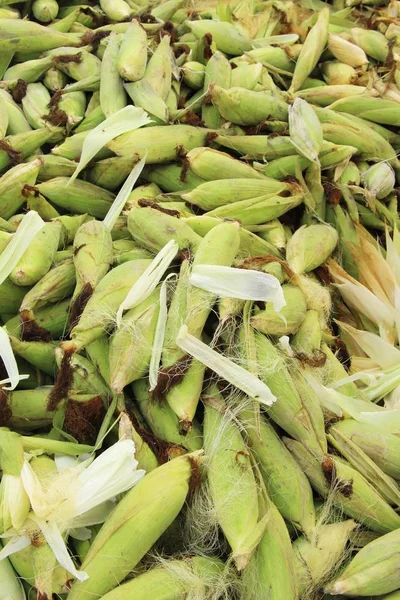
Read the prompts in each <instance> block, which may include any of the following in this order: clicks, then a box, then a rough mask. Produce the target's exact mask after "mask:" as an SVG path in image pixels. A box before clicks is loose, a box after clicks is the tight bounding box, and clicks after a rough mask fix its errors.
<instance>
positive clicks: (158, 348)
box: [149, 273, 176, 392]
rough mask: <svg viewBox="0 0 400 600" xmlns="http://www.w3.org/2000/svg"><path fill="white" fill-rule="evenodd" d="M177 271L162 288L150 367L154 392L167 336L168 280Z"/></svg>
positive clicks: (163, 283) (151, 386)
mask: <svg viewBox="0 0 400 600" xmlns="http://www.w3.org/2000/svg"><path fill="white" fill-rule="evenodd" d="M175 276H176V275H175V273H171V274H170V275H168V277H167V278H166V279H165V281H163V282H162V284H161V288H160V309H159V313H158V319H157V325H156V333H155V336H154V342H153V347H152V350H151V358H150V367H149V384H150V388H149V389H150V391H151V392H152V391H153V390H154V389H155V387H156V385H157V380H158V370H159V367H160V360H161V354H162V350H163V346H164V336H165V326H166V324H167V315H168V307H167V282H168V280H169V279H171V277H175Z"/></svg>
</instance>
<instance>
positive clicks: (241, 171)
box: [186, 148, 265, 181]
mask: <svg viewBox="0 0 400 600" xmlns="http://www.w3.org/2000/svg"><path fill="white" fill-rule="evenodd" d="M186 160H187V161H188V164H189V168H190V170H191V171H192V172H193V173H194V174H195V175H197V176H198V177H201V178H202V179H205V180H206V181H213V180H214V179H231V178H248V179H265V177H264V175H262V174H261V173H260V172H259V171H256V170H255V169H253V168H252V167H250V165H247V164H246V163H244V162H241V161H239V160H236V159H234V158H232V156H230V155H229V154H226V153H225V152H219V151H218V150H213V149H211V148H194V149H193V150H191V151H190V152H188V153H187V155H186Z"/></svg>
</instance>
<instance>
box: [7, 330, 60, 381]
mask: <svg viewBox="0 0 400 600" xmlns="http://www.w3.org/2000/svg"><path fill="white" fill-rule="evenodd" d="M10 341H11V346H12V349H13V351H14V352H15V354H17V355H18V356H20V357H21V358H23V359H24V360H26V361H27V362H28V363H30V364H31V365H33V366H34V367H37V368H38V369H40V370H41V371H43V372H44V373H47V375H50V376H51V377H54V376H55V373H56V370H57V363H56V357H55V352H54V351H55V349H56V347H57V346H56V344H55V343H53V342H24V341H22V340H19V339H18V338H15V337H11V338H10Z"/></svg>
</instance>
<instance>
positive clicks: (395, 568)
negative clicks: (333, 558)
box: [327, 529, 400, 597]
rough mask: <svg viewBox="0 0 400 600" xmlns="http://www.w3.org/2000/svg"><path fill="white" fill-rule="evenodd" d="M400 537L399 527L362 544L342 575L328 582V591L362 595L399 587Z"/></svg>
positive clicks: (382, 592)
mask: <svg viewBox="0 0 400 600" xmlns="http://www.w3.org/2000/svg"><path fill="white" fill-rule="evenodd" d="M399 540H400V529H397V530H396V531H392V532H391V533H387V534H386V535H383V536H381V537H379V538H378V539H377V540H373V541H372V542H370V543H369V544H367V545H366V546H364V548H361V550H359V552H357V554H356V555H355V557H354V558H353V560H352V561H351V562H350V564H349V565H348V566H347V567H346V568H345V570H344V571H343V572H342V573H341V574H340V575H339V577H338V578H337V579H336V580H335V581H334V582H333V583H331V584H329V585H328V586H327V591H328V593H333V594H340V595H342V594H345V595H346V596H350V597H354V596H357V597H358V596H370V595H371V594H372V595H373V596H377V595H379V594H386V593H388V592H393V591H395V590H398V588H399V586H400V572H399ZM389 597H390V596H389Z"/></svg>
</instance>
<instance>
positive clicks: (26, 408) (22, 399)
mask: <svg viewBox="0 0 400 600" xmlns="http://www.w3.org/2000/svg"><path fill="white" fill-rule="evenodd" d="M0 396H1V401H2V406H4V415H6V417H5V418H4V421H3V425H4V426H7V427H10V428H11V429H16V430H18V431H29V430H32V431H34V430H36V429H40V428H42V427H47V426H48V425H50V424H51V422H52V420H53V417H54V413H53V412H51V411H50V410H49V409H48V406H47V404H48V399H49V388H47V387H37V388H35V389H31V390H14V391H12V392H7V391H5V390H1V392H0Z"/></svg>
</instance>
